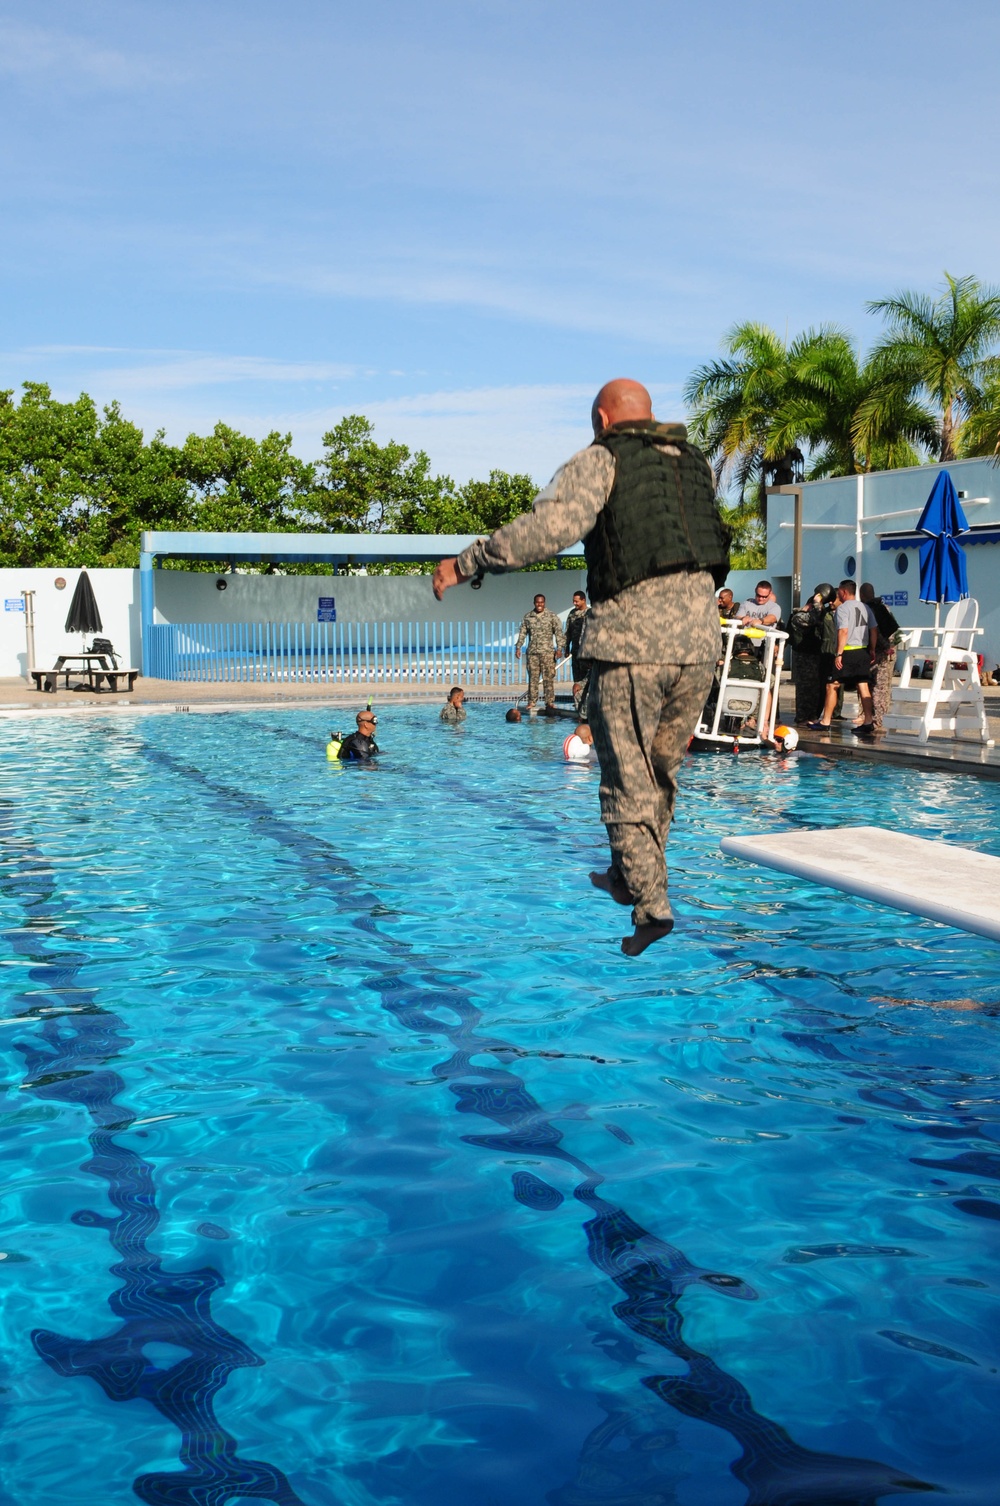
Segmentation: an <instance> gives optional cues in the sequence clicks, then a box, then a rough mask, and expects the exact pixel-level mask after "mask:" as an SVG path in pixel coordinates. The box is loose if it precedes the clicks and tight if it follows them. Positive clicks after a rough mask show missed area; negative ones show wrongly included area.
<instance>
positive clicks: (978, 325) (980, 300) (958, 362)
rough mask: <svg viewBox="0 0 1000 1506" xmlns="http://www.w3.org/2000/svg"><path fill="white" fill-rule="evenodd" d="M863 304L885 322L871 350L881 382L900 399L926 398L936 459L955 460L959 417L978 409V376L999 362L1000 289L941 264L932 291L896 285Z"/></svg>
mask: <svg viewBox="0 0 1000 1506" xmlns="http://www.w3.org/2000/svg"><path fill="white" fill-rule="evenodd" d="M868 308H869V310H870V311H871V312H872V313H876V314H881V315H882V316H883V318H884V319H885V321H886V324H887V326H888V330H887V334H886V336H885V338H884V339H883V340H881V341H880V342H879V344H878V345H876V347H875V349H874V350H873V351H872V355H871V361H872V365H873V367H874V368H875V369H876V371H878V373H879V375H880V377H881V379H882V385H883V389H884V390H885V391H886V392H887V393H890V394H892V396H893V397H894V398H895V399H897V400H899V401H902V400H904V398H913V397H915V396H917V395H925V396H926V397H927V398H929V399H930V401H931V402H932V403H933V404H934V407H935V411H936V415H937V432H936V435H935V437H934V441H933V444H932V446H931V448H932V452H933V453H934V454H935V456H936V458H937V459H938V460H954V459H955V458H956V456H957V455H958V453H959V446H960V443H961V430H962V426H963V423H964V422H965V421H966V420H967V419H968V418H969V417H971V416H973V415H976V414H978V413H980V412H981V411H982V408H983V380H984V378H989V376H990V375H991V373H992V372H994V371H995V370H996V357H995V355H994V354H993V352H994V347H995V346H996V344H997V342H998V340H1000V289H997V288H988V287H983V286H982V284H981V283H980V282H978V281H977V280H976V278H975V277H952V276H951V275H950V273H948V272H946V273H945V288H944V291H943V292H942V293H941V294H940V296H939V297H937V298H931V297H929V296H928V295H927V294H925V293H909V292H908V293H897V294H896V296H895V297H894V298H879V299H877V300H876V301H875V302H874V303H869V305H868Z"/></svg>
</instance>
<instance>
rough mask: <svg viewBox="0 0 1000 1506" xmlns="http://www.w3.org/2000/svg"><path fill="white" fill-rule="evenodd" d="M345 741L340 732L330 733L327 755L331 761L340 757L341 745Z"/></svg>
mask: <svg viewBox="0 0 1000 1506" xmlns="http://www.w3.org/2000/svg"><path fill="white" fill-rule="evenodd" d="M343 741H344V739H343V737H342V736H341V734H340V733H339V732H331V733H330V741H329V742H328V743H327V745H326V756H327V758H328V759H329V760H330V762H331V763H333V762H334V760H335V759H337V758H339V757H340V745H341V743H342V742H343Z"/></svg>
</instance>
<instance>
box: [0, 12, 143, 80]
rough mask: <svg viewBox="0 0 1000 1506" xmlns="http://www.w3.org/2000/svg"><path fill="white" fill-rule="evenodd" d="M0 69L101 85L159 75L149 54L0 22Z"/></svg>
mask: <svg viewBox="0 0 1000 1506" xmlns="http://www.w3.org/2000/svg"><path fill="white" fill-rule="evenodd" d="M0 73H6V74H12V75H15V76H21V77H24V78H27V79H31V78H36V77H39V76H41V77H45V76H49V77H52V76H54V77H58V78H59V79H60V80H61V81H65V80H66V79H72V80H75V81H77V82H82V83H85V84H90V85H97V86H98V87H100V88H104V89H134V88H136V87H138V86H139V85H143V84H146V83H148V82H149V81H150V80H151V79H154V78H157V79H161V80H162V78H163V69H162V67H161V66H160V65H159V64H156V63H154V60H153V59H152V58H149V59H146V58H140V57H129V56H128V55H127V54H126V53H124V52H120V51H118V50H117V49H115V48H111V47H98V46H95V45H94V44H93V43H92V42H89V41H87V40H86V38H84V37H80V36H73V35H71V34H70V33H69V32H65V31H58V30H55V29H53V28H49V27H42V26H21V25H17V24H16V23H15V24H11V23H6V22H0Z"/></svg>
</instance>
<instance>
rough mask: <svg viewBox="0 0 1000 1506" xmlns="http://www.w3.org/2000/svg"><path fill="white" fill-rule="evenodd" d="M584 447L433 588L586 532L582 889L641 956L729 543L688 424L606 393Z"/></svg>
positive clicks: (634, 387) (618, 386) (705, 670)
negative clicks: (611, 911) (605, 847)
mask: <svg viewBox="0 0 1000 1506" xmlns="http://www.w3.org/2000/svg"><path fill="white" fill-rule="evenodd" d="M591 417H592V421H593V427H594V436H595V439H594V443H593V444H592V445H590V446H589V447H588V448H587V449H585V450H581V451H580V452H579V453H578V454H576V455H574V456H573V457H572V459H571V460H569V461H567V463H566V464H565V465H564V466H563V467H562V468H561V469H560V470H559V471H557V472H556V474H555V476H554V477H553V479H552V480H551V481H550V482H549V484H548V486H546V487H545V488H543V490H542V491H541V492H539V494H538V496H537V497H536V498H535V501H534V503H533V505H532V509H531V512H530V513H525V514H523V515H522V516H521V517H519V518H515V519H514V521H513V522H512V523H508V524H506V525H505V526H504V527H503V528H499V529H497V531H496V532H495V533H494V534H492V535H491V536H490V538H488V539H478V540H476V542H475V543H473V544H471V545H470V546H469V548H468V549H466V550H464V551H463V553H462V554H460V555H459V556H458V558H457V559H445V560H442V561H441V563H440V564H439V565H438V567H437V569H436V571H435V572H434V594H435V595H436V596H437V597H438V598H439V599H440V598H441V596H442V595H443V594H444V592H445V591H446V590H448V588H449V587H450V586H456V585H461V584H462V582H463V581H466V580H468V579H469V578H470V576H472V575H474V574H475V573H476V572H477V571H478V570H489V571H503V570H517V569H521V568H522V567H523V566H525V565H530V564H535V563H536V562H538V561H540V560H545V559H550V558H551V557H552V556H553V555H554V554H557V553H558V552H559V550H560V549H566V548H569V547H571V546H572V545H573V544H575V543H577V541H578V540H580V539H583V541H584V546H585V549H586V553H587V564H588V593H587V594H588V596H589V597H590V612H589V615H588V619H587V622H586V625H585V627H584V631H583V636H582V641H581V645H580V648H581V652H582V654H583V655H584V656H585V657H586V658H587V659H589V660H590V661H591V663H592V666H593V668H592V673H591V682H590V706H589V718H590V725H591V727H592V728H593V732H594V743H595V746H596V748H597V755H598V759H599V761H600V765H601V819H602V821H603V822H604V825H605V827H606V828H607V833H608V842H609V845H610V848H611V866H610V868H609V869H608V871H607V872H606V873H596V874H591V882H592V883H593V884H594V885H595V887H596V888H599V889H602V890H604V891H605V892H607V893H608V894H610V895H611V897H612V898H613V899H614V900H616V901H617V902H618V903H619V904H625V905H629V904H630V905H631V906H632V920H633V923H634V926H635V931H634V934H633V935H632V936H626V937H624V938H623V940H622V951H623V952H625V953H626V955H627V956H630V957H637V956H638V955H639V954H640V953H641V952H644V951H645V949H646V947H648V946H649V945H650V944H651V943H652V942H654V941H658V940H660V938H661V937H664V936H666V935H667V934H668V933H669V931H670V930H671V929H672V927H673V915H672V913H671V909H670V902H669V900H668V898H667V870H666V860H665V856H664V848H665V846H666V841H667V835H668V832H669V828H670V821H671V817H672V815H673V809H674V802H675V800H676V796H677V773H678V770H679V768H680V765H681V763H682V761H683V759H684V754H685V751H686V749H687V744H688V742H689V741H690V738H691V734H692V732H693V731H694V728H695V724H696V722H697V720H698V716H699V714H700V712H701V709H702V707H703V706H704V704H705V699H706V697H707V695H708V692H709V689H710V687H711V683H712V675H713V671H714V668H715V663H716V660H717V659H718V657H719V648H720V632H719V614H718V611H717V609H716V605H715V585H716V583H717V582H721V581H723V580H725V577H726V573H727V570H728V564H729V549H728V545H727V542H726V539H725V536H724V533H723V530H722V526H721V523H720V521H719V517H718V511H717V508H716V506H715V484H714V480H713V477H712V472H711V469H710V467H709V465H708V463H707V461H706V460H705V458H704V456H702V455H701V454H700V452H699V451H698V450H696V449H695V448H694V447H693V446H692V445H689V444H688V442H687V431H686V429H685V428H684V426H683V425H682V424H658V423H657V422H656V420H655V419H654V418H653V414H652V409H651V406H650V398H649V393H648V392H647V391H646V389H645V388H644V387H642V386H640V385H639V383H638V382H631V381H625V380H620V381H615V382H609V383H607V385H606V386H604V387H602V389H601V391H600V392H599V393H598V394H597V397H596V399H595V401H594V406H593V411H592V415H591Z"/></svg>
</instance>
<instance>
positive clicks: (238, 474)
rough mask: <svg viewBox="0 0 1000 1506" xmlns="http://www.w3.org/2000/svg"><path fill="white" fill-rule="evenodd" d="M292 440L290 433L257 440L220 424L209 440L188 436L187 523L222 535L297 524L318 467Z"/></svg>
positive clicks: (309, 497) (184, 452) (269, 530)
mask: <svg viewBox="0 0 1000 1506" xmlns="http://www.w3.org/2000/svg"><path fill="white" fill-rule="evenodd" d="M291 444H292V436H291V435H290V434H278V433H277V432H276V431H273V432H272V433H270V434H267V435H266V436H265V437H264V438H263V439H253V438H251V437H250V436H249V435H247V434H241V433H240V432H239V431H238V430H237V429H231V428H230V427H229V425H228V424H221V423H220V424H216V426H215V428H214V429H213V431H212V433H211V434H210V435H208V436H207V437H205V438H202V437H201V436H199V435H197V434H189V435H188V437H187V439H186V441H185V443H184V447H183V449H182V451H181V456H180V461H181V467H182V470H183V474H184V476H185V477H186V478H187V480H188V481H189V482H190V483H191V485H192V487H193V488H194V489H195V503H194V507H193V510H192V523H191V524H189V526H194V527H196V528H201V529H206V530H211V531H215V532H219V533H241V532H248V533H275V532H281V531H294V530H295V529H297V528H299V527H300V526H301V518H302V513H303V511H305V510H308V509H309V508H310V506H311V505H312V498H313V494H314V490H315V468H314V467H313V466H311V465H309V464H307V463H306V462H305V461H302V460H298V459H297V458H296V457H295V456H294V455H293V454H292V450H291Z"/></svg>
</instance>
